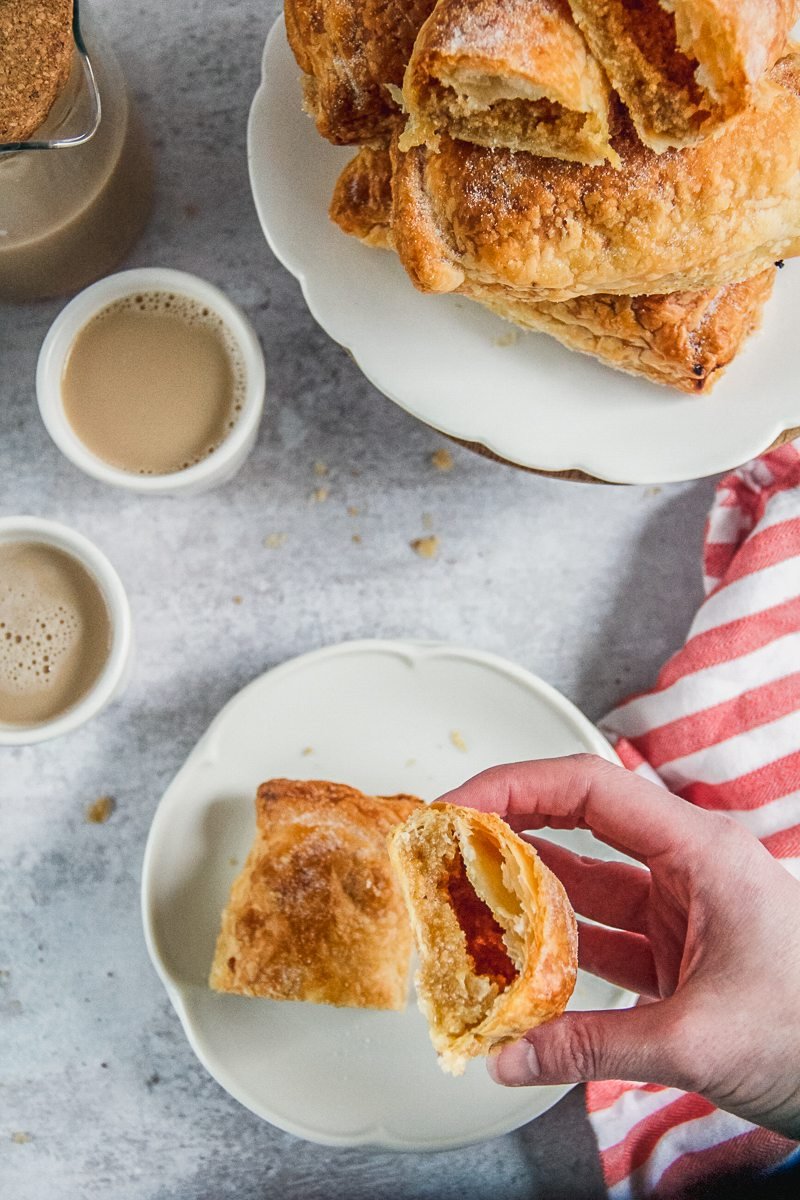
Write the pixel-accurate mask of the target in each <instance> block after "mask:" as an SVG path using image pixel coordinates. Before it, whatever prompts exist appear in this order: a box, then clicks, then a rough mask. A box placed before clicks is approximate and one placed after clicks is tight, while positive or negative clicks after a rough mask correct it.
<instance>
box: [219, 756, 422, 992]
mask: <svg viewBox="0 0 800 1200" xmlns="http://www.w3.org/2000/svg"><path fill="white" fill-rule="evenodd" d="M420 805H421V801H420V800H417V799H416V798H415V797H413V796H364V795H362V793H361V792H358V791H356V790H355V788H351V787H346V786H345V785H343V784H337V783H324V782H307V781H296V780H290V779H272V780H270V781H269V782H268V783H262V784H261V787H260V788H259V789H258V795H257V797H256V827H257V828H256V836H255V841H254V842H253V846H252V848H251V850H250V853H249V854H248V856H247V861H246V863H245V865H244V868H243V869H242V872H241V874H240V875H239V876H238V878H237V879H236V880H235V882H234V884H233V887H232V888H231V894H230V899H229V901H228V904H227V907H226V908H225V911H224V912H223V914H222V928H221V930H220V934H219V937H218V939H217V947H216V953H215V955H214V962H213V965H212V967H211V975H210V979H209V984H210V986H211V987H212V988H214V989H215V990H216V991H218V992H234V993H235V994H237V995H240V996H263V997H268V998H270V999H273V1000H310V1001H313V1002H314V1003H316V1004H335V1005H350V1006H353V1007H357V1008H382V1009H402V1008H404V1007H405V1004H406V994H407V988H408V971H409V962H410V955H411V931H410V929H409V925H408V919H407V917H406V913H405V908H404V906H403V900H402V897H401V895H400V891H399V888H398V885H397V882H396V881H395V879H394V877H393V875H392V871H391V869H390V866H389V858H388V853H387V849H386V838H387V836H388V834H389V833H390V832H391V831H392V830H393V829H394V828H395V826H397V825H398V824H399V822H401V821H403V820H405V818H406V817H407V816H408V815H409V814H410V813H412V812H413V811H414V810H415V809H416V808H418V807H419V806H420Z"/></svg>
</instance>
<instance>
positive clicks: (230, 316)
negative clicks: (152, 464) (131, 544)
mask: <svg viewBox="0 0 800 1200" xmlns="http://www.w3.org/2000/svg"><path fill="white" fill-rule="evenodd" d="M139 292H176V293H178V294H179V295H183V296H188V297H189V298H190V299H191V300H196V301H198V302H199V303H200V304H202V305H203V306H204V307H207V308H210V309H212V310H213V311H214V312H215V313H217V315H218V316H219V317H220V318H221V319H222V320H223V321H224V322H225V325H226V326H227V328H228V329H229V331H230V333H231V336H232V337H233V338H234V340H235V341H236V344H237V346H238V347H239V351H240V353H241V356H242V364H243V366H244V370H245V394H244V399H243V401H242V411H241V412H240V413H239V417H238V419H237V421H236V423H235V425H234V427H233V429H232V430H231V431H230V433H229V434H228V436H227V437H226V438H225V440H224V441H223V442H222V444H221V445H220V446H218V447H217V449H216V450H215V451H214V452H213V454H209V456H208V457H207V458H204V459H203V460H202V461H201V462H199V463H195V465H194V466H191V467H187V468H186V469H185V470H183V471H173V472H171V473H170V474H168V475H138V474H135V473H133V472H131V471H122V470H120V468H119V467H113V466H111V465H110V464H109V463H107V462H104V461H103V459H101V458H98V457H97V455H96V454H92V452H91V451H90V450H88V449H87V448H86V446H85V445H84V444H83V442H82V441H81V440H80V438H79V437H78V436H77V434H76V433H75V432H74V431H73V429H72V426H71V425H70V423H69V421H68V420H67V417H66V414H65V412H64V404H63V400H62V395H61V378H62V375H63V373H64V364H65V362H66V360H67V355H68V354H69V352H70V348H71V347H72V343H73V342H74V340H75V338H76V336H77V334H78V333H79V331H80V330H81V329H82V328H83V326H84V325H85V324H86V323H87V321H90V320H91V319H92V317H93V316H95V315H96V314H97V313H98V312H100V311H101V309H103V308H106V307H107V305H109V304H113V303H114V301H115V300H121V299H123V297H125V296H131V295H136V294H137V293H139ZM264 391H265V370H264V355H263V354H262V352H261V346H260V345H259V342H258V338H257V337H256V333H255V330H254V329H253V327H252V325H251V324H250V322H249V321H248V320H247V318H246V317H245V315H244V313H243V312H242V311H241V310H240V309H239V308H237V307H236V305H235V304H233V303H232V302H231V301H230V300H229V299H228V297H227V296H226V295H225V294H224V293H223V292H221V291H220V290H219V288H216V287H214V286H213V285H212V284H210V283H206V281H205V280H204V279H200V278H198V276H196V275H189V274H187V272H185V271H173V270H170V269H168V268H166V267H138V268H135V269H134V270H131V271H119V272H118V273H117V274H116V275H108V276H106V278H105V279H100V280H99V281H98V282H97V283H93V284H92V285H91V287H88V288H86V289H85V290H84V291H82V292H79V293H78V295H77V296H75V298H74V299H73V300H70V302H69V304H68V305H67V306H66V308H64V309H62V311H61V312H60V313H59V314H58V316H57V317H56V319H55V321H54V322H53V324H52V325H51V326H50V329H49V331H48V333H47V336H46V337H45V339H44V342H43V343H42V348H41V350H40V352H39V361H38V363H37V366H36V396H37V399H38V401H39V411H40V412H41V414H42V420H43V421H44V423H45V427H46V429H47V432H48V433H49V434H50V437H51V438H52V439H53V441H54V442H55V444H56V445H57V446H58V448H59V450H60V451H61V452H62V454H65V455H66V456H67V458H68V459H69V460H70V461H71V462H73V463H74V464H75V466H76V467H80V469H81V470H82V471H85V472H86V474H87V475H92V476H93V477H94V478H95V479H99V480H101V482H103V483H109V484H111V485H112V487H120V488H127V489H128V491H131V492H146V493H148V494H149V495H151V496H166V495H171V496H177V495H181V496H194V495H197V494H198V493H199V492H206V491H208V490H209V489H210V488H213V487H217V486H219V484H222V483H227V481H228V480H229V479H232V478H233V476H234V475H235V474H236V472H237V471H238V470H239V468H240V467H241V466H242V464H243V463H244V461H245V459H246V458H247V456H248V455H249V453H250V451H251V450H252V449H253V446H254V445H255V440H256V437H257V435H258V426H259V422H260V420H261V413H262V411H263V408H264Z"/></svg>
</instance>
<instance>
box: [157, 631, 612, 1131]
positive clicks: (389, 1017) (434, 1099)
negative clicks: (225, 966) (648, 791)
mask: <svg viewBox="0 0 800 1200" xmlns="http://www.w3.org/2000/svg"><path fill="white" fill-rule="evenodd" d="M454 731H457V732H458V733H459V734H460V735H461V738H463V742H464V745H465V746H466V749H465V750H462V749H460V748H458V747H457V746H456V745H455V744H454V743H453V741H452V740H451V736H450V735H451V734H452V733H453V732H454ZM456 741H458V739H456ZM582 750H589V751H592V752H594V753H596V754H601V755H604V756H605V757H606V758H609V759H612V760H613V759H614V752H613V750H612V749H611V748H610V746H609V745H608V743H607V742H606V741H605V739H604V738H603V737H602V735H601V734H600V733H598V731H597V730H596V729H595V727H594V726H593V725H592V724H591V723H590V722H589V721H588V720H587V719H586V718H585V717H584V716H583V715H582V714H581V713H580V712H578V710H577V709H576V708H575V707H574V706H573V705H572V704H570V702H569V701H568V700H566V699H565V698H564V697H563V696H561V695H560V694H559V693H558V692H556V691H554V690H553V688H551V687H549V686H548V685H547V684H545V683H543V682H542V681H541V680H539V679H537V678H536V677H535V676H534V675H531V674H529V673H528V672H527V671H524V670H522V669H521V668H520V667H516V666H514V665H513V664H511V663H509V662H506V661H505V660H503V659H500V658H496V657H494V656H493V655H490V654H482V653H478V652H475V651H469V650H461V649H457V648H455V647H450V646H443V645H438V644H433V643H422V642H381V641H367V642H350V643H344V644H342V645H339V646H333V647H329V648H327V649H324V650H319V651H316V652H315V653H313V654H306V655H303V656H302V657H301V658H297V659H294V660H293V661H291V662H288V663H285V664H284V665H283V666H280V667H277V668H275V669H274V670H272V671H269V672H267V674H266V675H262V676H261V677H260V678H259V679H256V680H254V682H253V683H251V684H250V685H249V686H248V687H246V688H245V689H244V690H243V691H241V692H240V693H239V694H238V695H237V696H235V697H234V698H233V699H232V700H231V701H230V702H229V703H228V704H227V705H226V706H225V708H224V709H223V710H222V712H221V713H220V715H219V716H218V717H217V718H216V720H215V721H214V723H213V724H212V725H211V728H210V729H209V730H208V732H207V733H206V734H205V736H204V737H203V738H202V739H201V740H200V742H199V743H198V745H197V746H196V747H195V749H194V750H193V751H192V753H191V755H190V756H189V759H188V761H187V762H186V764H185V765H184V767H183V768H182V769H181V771H180V772H179V774H178V775H177V777H176V778H175V779H174V780H173V782H172V784H171V785H170V786H169V788H168V789H167V791H166V793H165V795H164V797H163V799H162V800H161V803H160V805H159V807H158V810H157V812H156V815H155V818H154V820H153V824H152V827H151V830H150V836H149V838H148V842H147V849H146V852H145V859H144V869H143V879H142V912H143V920H144V927H145V936H146V940H147V946H148V950H149V952H150V957H151V959H152V961H153V963H154V965H155V968H156V970H157V971H158V973H159V975H160V976H161V979H162V980H163V982H164V985H165V987H166V989H167V992H168V993H169V997H170V999H171V1001H172V1003H173V1005H174V1006H175V1009H176V1011H177V1013H178V1015H179V1017H180V1019H181V1022H182V1023H183V1027H184V1030H185V1032H186V1035H187V1037H188V1039H189V1042H190V1043H191V1046H192V1048H193V1049H194V1051H195V1053H196V1054H197V1056H198V1058H199V1059H200V1061H201V1062H202V1063H203V1065H204V1066H205V1067H206V1068H207V1070H208V1071H209V1072H210V1073H211V1074H212V1075H213V1076H214V1078H215V1079H216V1080H217V1081H218V1082H219V1083H220V1084H221V1085H222V1087H224V1088H225V1089H226V1090H227V1091H228V1092H230V1094H231V1095H232V1096H234V1097H235V1098H236V1099H237V1100H239V1101H240V1102H241V1103H242V1104H244V1105H246V1107H247V1108H249V1109H251V1110H252V1111H253V1112H254V1113H257V1114H258V1115H259V1116H260V1117H263V1118H264V1119H265V1120H267V1121H270V1122H271V1123H272V1124H273V1125H277V1126H278V1127H279V1128H281V1129H284V1130H286V1131H287V1132H289V1133H293V1134H296V1135H297V1136H300V1137H304V1138H308V1139H309V1140H311V1141H316V1142H322V1143H326V1144H329V1145H340V1146H341V1145H357V1144H372V1145H379V1146H383V1147H387V1148H391V1149H393V1150H442V1149H446V1148H448V1147H454V1146H460V1145H466V1144H468V1143H470V1142H475V1141H481V1140H483V1139H485V1138H489V1137H493V1136H495V1135H496V1134H500V1133H505V1132H507V1131H508V1130H511V1129H516V1128H518V1127H519V1126H520V1125H522V1124H524V1123H525V1122H527V1121H529V1120H531V1118H532V1117H535V1116H537V1115H538V1114H540V1113H542V1112H544V1111H545V1110H546V1109H548V1108H550V1107H551V1105H553V1104H554V1103H555V1102H556V1101H557V1100H558V1099H559V1098H560V1097H561V1096H562V1095H563V1094H564V1093H565V1092H566V1091H567V1090H568V1089H567V1088H565V1087H547V1088H538V1089H532V1090H528V1089H511V1090H506V1089H503V1088H500V1087H497V1086H496V1085H495V1084H493V1083H492V1082H491V1080H490V1079H489V1076H488V1075H487V1073H486V1069H485V1066H484V1064H483V1063H482V1062H473V1063H472V1064H471V1065H470V1067H469V1068H468V1070H467V1072H466V1074H465V1075H464V1076H463V1078H461V1079H452V1078H450V1077H448V1076H446V1075H444V1074H443V1073H442V1072H441V1071H440V1069H439V1067H438V1065H437V1063H436V1056H435V1054H434V1052H433V1049H432V1048H431V1045H430V1041H429V1038H428V1032H427V1025H426V1023H425V1021H424V1019H423V1017H422V1015H421V1014H420V1012H419V1011H418V1009H417V1007H416V1004H415V1002H414V997H413V989H411V990H410V992H409V1006H408V1008H407V1010H406V1011H405V1012H404V1013H399V1014H398V1013H380V1012H369V1011H366V1010H359V1009H335V1008H327V1007H324V1006H321V1005H312V1004H296V1003H280V1002H274V1001H269V1000H251V999H246V998H243V997H239V996H222V995H217V994H216V993H214V992H211V991H210V990H209V989H208V987H207V985H206V979H207V977H208V971H209V967H210V964H211V958H212V955H213V952H214V943H215V939H216V934H217V930H218V926H219V917H220V913H221V911H222V908H223V907H224V905H225V903H226V901H227V897H228V892H229V889H230V885H231V883H232V881H233V879H234V877H235V875H236V874H237V873H238V871H239V869H240V865H241V863H242V862H243V861H244V857H245V855H246V853H247V850H248V848H249V845H250V842H251V840H252V837H253V831H254V816H253V797H254V794H255V790H256V786H257V785H258V784H259V783H260V782H261V780H263V779H267V778H270V777H271V776H286V777H289V778H301V779H303V778H317V779H333V780H340V781H344V782H347V783H350V784H352V785H353V786H355V787H358V788H361V789H362V790H363V791H366V792H369V793H392V792H398V791H407V792H411V793H412V794H416V795H419V796H422V797H424V798H425V799H427V800H432V799H434V798H435V797H436V796H437V795H439V794H441V792H443V791H445V790H446V789H448V788H450V787H453V786H455V785H456V784H458V783H460V782H461V781H462V780H464V779H465V778H467V777H468V776H470V775H472V774H474V773H475V772H476V771H479V770H482V769H483V768H485V767H487V766H489V765H492V764H495V763H499V762H508V761H512V760H518V759H524V758H534V757H542V756H545V755H559V754H570V753H573V752H576V751H582ZM309 751H310V752H309ZM552 836H553V837H554V838H555V839H556V840H558V841H559V842H562V843H564V844H566V845H570V846H572V847H573V848H575V849H578V850H579V851H580V852H582V853H585V852H587V850H588V852H590V853H598V854H600V855H602V856H603V857H608V858H618V857H620V856H618V855H616V854H615V853H614V852H613V851H611V850H609V849H608V847H604V846H601V845H600V843H598V842H596V841H595V840H594V839H593V838H592V837H591V836H590V835H589V834H587V833H582V832H580V831H576V832H574V833H572V832H561V831H559V832H556V831H553V832H552ZM629 1002H630V997H629V996H628V994H627V993H625V992H622V991H620V989H618V988H615V987H612V986H611V985H610V984H607V983H604V982H603V981H601V980H598V979H595V978H593V977H592V976H588V975H584V974H583V972H581V973H580V974H579V981H578V986H577V988H576V993H575V996H574V998H573V1004H574V1005H575V1006H577V1007H581V1008H589V1007H591V1008H611V1007H619V1006H621V1005H624V1004H627V1003H629Z"/></svg>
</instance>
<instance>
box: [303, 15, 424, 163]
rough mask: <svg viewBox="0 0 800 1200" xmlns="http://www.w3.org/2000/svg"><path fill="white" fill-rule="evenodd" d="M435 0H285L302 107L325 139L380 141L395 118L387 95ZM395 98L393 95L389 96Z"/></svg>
mask: <svg viewBox="0 0 800 1200" xmlns="http://www.w3.org/2000/svg"><path fill="white" fill-rule="evenodd" d="M435 3H436V0H285V4H284V13H285V17H286V33H287V36H288V38H289V45H290V46H291V48H292V50H293V51H294V56H295V58H296V59H297V63H298V66H299V67H300V70H301V71H302V72H303V91H304V95H305V105H306V108H307V109H308V111H309V112H310V113H311V115H312V116H313V117H314V118H315V120H316V122H317V129H318V130H319V132H320V133H321V134H322V136H323V137H326V138H327V139H328V141H330V142H335V143H337V144H339V145H349V144H350V143H353V142H369V141H371V140H372V139H373V138H376V137H380V135H381V134H382V133H384V132H385V131H386V130H387V128H388V127H389V126H390V125H391V122H392V121H393V119H394V118H395V117H396V116H397V113H398V106H397V103H396V100H395V99H394V98H393V93H392V89H393V88H394V89H397V91H398V92H399V89H400V86H401V84H402V82H403V72H404V71H405V69H406V65H407V63H408V60H409V58H410V56H411V49H412V47H413V45H414V39H415V38H416V36H417V34H418V32H419V30H420V27H421V26H422V23H423V21H424V20H425V18H426V17H427V16H428V14H429V13H430V11H431V9H432V8H433V6H434V4H435ZM395 94H396V93H395Z"/></svg>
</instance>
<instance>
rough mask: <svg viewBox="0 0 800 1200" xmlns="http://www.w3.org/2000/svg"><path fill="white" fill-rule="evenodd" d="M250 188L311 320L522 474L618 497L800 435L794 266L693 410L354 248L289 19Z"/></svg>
mask: <svg viewBox="0 0 800 1200" xmlns="http://www.w3.org/2000/svg"><path fill="white" fill-rule="evenodd" d="M247 141H248V158H249V163H250V182H251V186H252V189H253V196H254V199H255V204H256V209H257V211H258V215H259V218H260V220H261V225H262V227H263V230H264V233H265V235H266V238H267V241H268V242H269V245H270V246H271V248H272V250H273V252H274V253H275V255H276V256H277V257H278V258H279V259H280V261H281V262H282V263H283V265H284V266H285V267H286V268H287V269H288V270H289V271H291V273H292V274H293V275H295V276H296V278H297V279H298V280H299V281H300V284H301V286H302V288H303V294H304V296H305V299H306V302H307V304H308V307H309V309H310V310H311V313H312V314H313V316H314V317H315V319H316V320H317V321H318V322H319V324H320V325H321V326H322V328H323V329H324V330H325V331H326V332H327V333H328V334H330V336H331V337H332V338H334V340H335V341H337V342H339V343H341V345H343V346H346V347H347V348H348V349H349V350H350V351H351V352H352V354H353V356H354V358H355V360H356V362H357V363H358V365H359V366H360V368H361V370H362V371H363V372H364V374H365V375H366V376H367V378H368V379H369V380H370V381H371V382H372V383H373V384H374V385H375V387H377V388H379V389H380V391H382V392H383V393H384V394H385V395H386V396H388V397H389V398H390V399H392V400H394V401H395V402H396V403H397V404H399V405H400V406H401V407H402V408H404V409H406V410H407V411H408V412H410V413H412V414H413V415H414V416H416V417H419V418H420V420H422V421H425V422H426V423H427V424H428V425H432V426H434V427H435V428H436V429H439V430H441V432H442V433H446V434H450V435H452V436H454V437H457V438H461V439H462V440H464V441H470V442H479V443H482V444H483V445H484V446H487V447H488V448H489V449H490V450H492V451H494V453H495V454H499V455H500V456H501V457H502V458H506V459H509V460H510V461H511V462H514V463H518V464H519V465H521V466H526V467H534V468H538V469H540V470H547V471H561V470H567V469H569V468H578V469H580V470H583V471H588V472H589V473H590V474H592V475H596V476H598V477H599V478H601V479H607V480H610V481H614V482H617V483H670V482H676V481H679V480H684V479H695V478H699V477H700V476H703V475H712V474H714V473H715V472H717V471H724V470H729V469H730V468H731V467H735V466H739V465H740V464H741V463H743V462H745V461H747V459H749V458H752V457H754V456H755V455H758V454H760V453H762V452H763V451H764V450H765V449H766V447H767V446H769V445H771V443H772V442H773V441H774V440H775V438H776V437H778V435H779V434H780V433H782V432H783V431H784V430H785V429H789V428H792V427H794V426H796V425H800V388H798V387H797V383H796V375H797V349H796V341H797V337H796V314H797V312H798V310H800V270H798V269H797V268H796V267H795V266H794V265H793V264H791V263H789V264H787V267H786V269H785V270H784V271H782V272H781V273H780V275H779V276H778V279H777V281H776V288H775V295H774V296H773V299H772V301H771V303H770V304H769V305H768V306H767V310H766V316H765V321H764V328H763V329H762V330H761V331H760V332H759V333H758V334H756V335H755V337H754V338H752V339H751V341H750V343H749V344H748V345H747V346H746V347H745V349H744V351H743V353H742V354H741V356H740V357H739V358H738V359H737V361H736V362H735V363H734V364H733V366H732V367H731V368H730V370H729V371H728V373H727V375H726V376H725V377H724V378H723V379H722V380H721V381H720V382H719V383H718V384H717V386H716V388H715V389H714V391H713V392H712V393H711V395H710V396H703V397H701V396H683V395H681V394H680V393H678V392H673V391H671V390H669V389H667V388H661V387H658V386H656V385H655V384H650V383H648V382H647V381H645V380H640V379H634V378H632V377H631V376H627V375H622V374H620V373H619V372H617V371H613V370H611V368H609V367H604V366H602V365H601V364H600V363H597V362H595V361H594V359H590V358H587V357H586V356H585V355H581V354H574V353H571V352H570V351H568V350H566V349H564V347H562V346H560V345H558V344H557V343H556V342H555V341H553V339H552V338H549V337H547V336H546V335H544V334H533V333H529V334H521V335H520V336H519V337H518V338H517V340H516V341H513V344H511V345H509V344H508V342H509V340H510V339H509V334H510V333H511V338H512V339H513V337H514V334H513V331H512V328H511V326H509V325H508V324H506V323H505V322H503V321H501V320H500V319H499V318H497V317H494V316H492V315H491V314H490V313H488V312H485V311H484V310H483V309H481V308H479V307H478V305H476V304H472V303H470V302H469V301H467V300H464V299H461V298H460V297H457V296H424V295H421V294H420V293H419V292H416V291H415V290H414V288H413V287H412V286H411V284H410V282H409V280H408V279H407V278H406V275H405V273H404V271H403V269H402V267H401V266H400V264H399V262H398V261H397V259H396V258H395V257H394V255H391V254H387V253H384V252H378V251H375V250H369V249H367V248H366V247H365V246H362V245H361V244H360V243H359V242H357V241H356V240H355V239H354V238H350V237H346V236H345V235H344V234H342V233H341V232H340V231H339V229H337V228H336V226H334V225H333V223H332V222H331V221H330V220H329V218H328V215H327V208H328V203H329V201H330V197H331V193H332V191H333V185H334V182H335V180H336V177H337V175H338V173H339V171H340V170H341V169H342V167H343V166H344V164H345V163H346V162H347V161H348V159H349V158H350V157H352V154H353V151H352V149H347V148H342V147H335V146H331V145H329V144H328V143H327V142H326V141H324V140H323V139H322V138H321V137H320V136H319V135H318V134H317V132H316V129H315V127H314V124H313V122H312V121H311V119H310V118H309V117H308V116H307V115H306V114H305V113H304V112H303V111H302V109H301V106H300V83H299V71H298V68H297V66H296V64H295V61H294V59H293V57H292V54H291V51H290V50H289V47H288V45H287V42H286V35H285V32H284V27H283V19H282V18H280V19H279V20H278V21H277V22H276V23H275V25H274V26H273V27H272V30H271V32H270V34H269V37H268V38H267V44H266V48H265V50H264V62H263V74H262V81H261V86H260V88H259V90H258V91H257V93H256V95H255V99H254V100H253V105H252V108H251V111H250V120H249V124H248V131H247Z"/></svg>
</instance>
